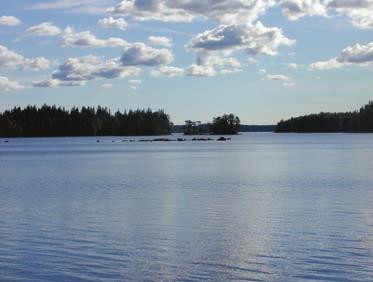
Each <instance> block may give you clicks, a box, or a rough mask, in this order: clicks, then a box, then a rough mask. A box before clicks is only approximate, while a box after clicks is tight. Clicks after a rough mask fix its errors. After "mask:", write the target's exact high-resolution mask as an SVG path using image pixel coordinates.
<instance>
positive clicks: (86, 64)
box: [33, 55, 141, 87]
mask: <svg viewBox="0 0 373 282" xmlns="http://www.w3.org/2000/svg"><path fill="white" fill-rule="evenodd" d="M140 71H141V70H140V68H138V67H132V66H130V67H128V66H123V65H122V64H121V62H120V60H119V59H109V60H102V59H101V58H99V57H96V56H92V55H88V56H84V57H80V58H69V59H67V60H66V62H64V63H63V64H62V65H60V66H59V67H58V69H57V70H56V71H54V72H53V73H52V75H51V77H49V78H46V79H44V80H41V81H35V82H34V83H33V85H34V87H57V86H81V85H85V83H86V82H87V81H89V80H93V79H96V78H103V79H114V78H122V77H128V76H138V75H139V74H140Z"/></svg>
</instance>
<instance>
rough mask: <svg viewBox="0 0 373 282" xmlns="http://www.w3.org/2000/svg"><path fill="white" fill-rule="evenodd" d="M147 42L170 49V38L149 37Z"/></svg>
mask: <svg viewBox="0 0 373 282" xmlns="http://www.w3.org/2000/svg"><path fill="white" fill-rule="evenodd" d="M148 42H149V44H151V45H155V46H163V47H167V48H170V47H171V46H172V38H169V37H165V36H149V38H148Z"/></svg>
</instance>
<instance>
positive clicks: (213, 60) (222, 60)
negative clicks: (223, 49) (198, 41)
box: [197, 53, 241, 68]
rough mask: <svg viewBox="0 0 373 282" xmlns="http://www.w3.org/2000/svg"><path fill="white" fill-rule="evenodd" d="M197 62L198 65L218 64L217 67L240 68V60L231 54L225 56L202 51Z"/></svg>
mask: <svg viewBox="0 0 373 282" xmlns="http://www.w3.org/2000/svg"><path fill="white" fill-rule="evenodd" d="M197 63H198V64H199V65H207V66H219V67H226V66H228V67H235V68H240V67H241V64H240V62H239V61H238V60H237V59H236V58H234V57H231V56H229V55H228V56H226V55H225V54H216V53H214V54H211V53H202V54H201V55H200V56H199V57H198V59H197Z"/></svg>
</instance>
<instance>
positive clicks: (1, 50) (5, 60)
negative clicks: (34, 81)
mask: <svg viewBox="0 0 373 282" xmlns="http://www.w3.org/2000/svg"><path fill="white" fill-rule="evenodd" d="M49 66H50V61H49V60H48V59H46V58H44V57H37V58H33V59H28V58H25V57H23V56H22V55H21V54H18V53H16V52H14V51H12V50H9V49H8V48H7V47H5V46H2V45H0V67H2V68H12V69H31V70H35V71H38V70H41V69H47V68H49Z"/></svg>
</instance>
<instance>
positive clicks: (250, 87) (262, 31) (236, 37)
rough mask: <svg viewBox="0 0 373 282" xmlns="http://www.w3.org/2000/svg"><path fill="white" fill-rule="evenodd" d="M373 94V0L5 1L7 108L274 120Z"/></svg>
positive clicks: (2, 67)
mask: <svg viewBox="0 0 373 282" xmlns="http://www.w3.org/2000/svg"><path fill="white" fill-rule="evenodd" d="M372 99H373V0H325V1H322V0H283V1H279V0H122V1H120V0H119V1H115V0H49V1H46V0H44V1H43V0H12V1H7V0H1V5H0V111H3V110H6V109H9V108H11V107H14V106H26V105H29V104H32V105H42V104H55V105H57V106H63V107H65V108H71V107H74V106H78V107H80V106H97V105H101V106H106V107H108V108H110V109H111V110H112V111H116V110H118V109H119V110H124V109H135V108H147V107H151V108H152V109H155V110H156V109H164V110H165V111H166V112H167V113H169V114H170V116H171V119H172V120H173V121H174V122H175V123H177V124H179V123H183V122H184V120H189V119H192V120H200V121H203V122H207V121H210V120H211V119H212V118H213V117H215V116H218V115H222V114H224V113H234V114H236V115H238V116H239V117H240V119H241V121H242V123H245V124H275V123H276V122H278V121H279V120H281V119H286V118H289V117H292V116H298V115H303V114H308V113H313V112H320V111H331V112H335V111H348V110H355V109H358V108H360V106H362V105H363V104H366V103H367V102H368V101H370V100H372Z"/></svg>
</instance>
